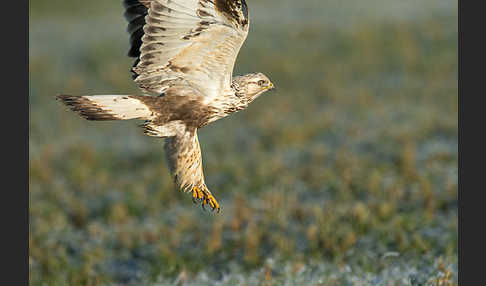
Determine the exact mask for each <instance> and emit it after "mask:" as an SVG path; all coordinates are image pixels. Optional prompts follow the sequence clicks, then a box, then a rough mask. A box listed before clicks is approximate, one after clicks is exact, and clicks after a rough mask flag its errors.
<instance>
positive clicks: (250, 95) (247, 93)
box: [233, 73, 275, 104]
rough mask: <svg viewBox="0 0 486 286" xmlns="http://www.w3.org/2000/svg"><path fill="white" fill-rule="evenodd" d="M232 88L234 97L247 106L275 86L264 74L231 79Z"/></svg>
mask: <svg viewBox="0 0 486 286" xmlns="http://www.w3.org/2000/svg"><path fill="white" fill-rule="evenodd" d="M233 88H234V89H235V94H236V96H238V97H240V98H241V100H242V101H246V103H247V104H248V103H250V102H252V101H253V100H255V99H256V98H257V97H259V96H260V95H261V94H262V93H264V92H265V91H267V90H271V89H274V88H275V86H274V85H273V83H272V82H271V81H270V79H268V77H266V76H265V75H264V74H262V73H252V74H247V75H244V76H238V77H235V78H233Z"/></svg>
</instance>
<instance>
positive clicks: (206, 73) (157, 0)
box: [57, 0, 273, 210]
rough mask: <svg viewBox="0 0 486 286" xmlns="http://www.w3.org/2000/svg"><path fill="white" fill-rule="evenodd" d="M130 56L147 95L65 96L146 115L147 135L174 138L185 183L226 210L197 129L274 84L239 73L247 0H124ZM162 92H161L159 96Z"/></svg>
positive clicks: (83, 105)
mask: <svg viewBox="0 0 486 286" xmlns="http://www.w3.org/2000/svg"><path fill="white" fill-rule="evenodd" d="M123 4H124V7H125V14H124V15H125V18H126V19H127V21H128V27H127V31H128V33H129V34H130V49H129V51H128V56H130V57H134V58H136V60H135V62H134V64H133V67H132V69H131V72H132V76H133V79H134V81H135V83H137V84H138V86H139V87H140V88H141V89H142V91H144V93H146V94H145V95H135V96H132V95H87V96H70V95H58V97H57V98H58V99H59V100H61V101H62V102H63V103H64V104H66V105H67V106H68V107H70V108H71V109H72V110H73V111H75V112H77V113H78V114H79V115H81V116H82V117H84V118H86V119H89V120H125V119H143V120H145V121H144V123H143V124H142V125H141V126H142V127H143V128H144V132H145V134H147V135H149V136H154V137H160V138H166V143H165V151H166V156H167V161H168V163H169V169H170V171H171V174H172V175H173V177H174V180H175V182H176V184H177V185H178V187H179V188H180V189H182V190H185V191H191V192H192V194H193V199H195V200H200V201H201V202H202V205H203V206H205V205H209V206H210V207H212V208H213V209H218V210H219V204H218V202H217V201H216V199H215V198H214V196H213V195H212V194H211V192H210V191H209V189H208V188H207V186H206V183H205V181H204V174H203V168H202V157H201V149H200V146H199V140H198V137H197V130H198V129H199V128H202V127H203V126H206V125H207V124H209V123H211V122H213V121H215V120H218V119H220V118H223V117H225V116H227V115H229V114H231V113H233V112H236V111H239V110H243V109H245V108H246V107H247V106H248V104H249V103H250V102H252V101H253V100H255V99H256V98H257V97H258V96H260V95H261V94H262V93H263V92H265V91H266V90H269V89H272V88H273V84H272V83H271V82H270V80H269V79H268V78H267V77H266V76H265V75H263V74H261V73H255V74H249V75H245V76H239V77H235V78H233V77H232V73H233V67H234V64H235V61H236V57H237V55H238V52H239V50H240V48H241V46H242V44H243V42H244V41H245V39H246V36H247V34H248V28H249V13H248V7H247V5H246V2H245V0H124V1H123ZM154 95H155V96H154Z"/></svg>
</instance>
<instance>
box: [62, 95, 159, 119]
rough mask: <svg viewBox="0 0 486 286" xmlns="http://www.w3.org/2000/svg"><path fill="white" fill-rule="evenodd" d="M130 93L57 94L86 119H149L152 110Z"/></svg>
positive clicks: (141, 97) (139, 98)
mask: <svg viewBox="0 0 486 286" xmlns="http://www.w3.org/2000/svg"><path fill="white" fill-rule="evenodd" d="M147 97H148V96H131V95H85V96H71V95H57V96H56V98H57V99H58V100H61V101H62V102H63V103H64V104H65V105H67V106H68V107H69V108H70V109H71V110H72V111H75V112H77V113H78V114H79V115H80V116H82V117H84V118H86V119H88V120H125V119H135V118H142V119H149V118H150V117H151V116H152V114H153V112H152V111H151V110H150V108H149V106H148V105H147V104H145V103H144V101H143V99H144V98H147Z"/></svg>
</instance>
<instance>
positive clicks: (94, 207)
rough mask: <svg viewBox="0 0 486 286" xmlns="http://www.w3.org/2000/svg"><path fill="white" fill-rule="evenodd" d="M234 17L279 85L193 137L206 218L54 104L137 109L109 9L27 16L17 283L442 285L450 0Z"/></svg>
mask: <svg viewBox="0 0 486 286" xmlns="http://www.w3.org/2000/svg"><path fill="white" fill-rule="evenodd" d="M248 5H249V9H250V13H251V18H252V23H251V28H250V34H249V37H248V39H247V42H246V43H245V45H244V46H243V48H242V50H241V52H240V54H239V57H238V60H237V65H236V70H235V73H236V74H244V73H248V72H263V73H265V74H266V75H268V76H269V77H270V79H271V80H272V81H273V82H274V83H275V84H276V86H277V88H278V89H277V91H276V92H273V93H268V94H265V95H264V96H262V97H261V98H259V99H258V100H257V101H256V102H254V103H253V104H252V105H250V106H249V108H248V109H247V110H245V111H243V112H240V113H237V114H234V115H232V116H230V117H228V118H226V119H224V120H221V121H218V122H216V123H214V124H212V125H210V126H207V127H205V128H203V129H202V130H200V132H199V136H200V142H201V148H202V151H203V160H204V167H205V174H206V181H207V183H208V185H209V187H210V189H211V190H212V191H213V194H215V196H216V198H217V199H218V201H219V202H220V203H221V204H222V213H220V214H216V215H215V214H211V213H209V212H204V211H202V210H201V208H200V207H199V206H198V205H193V204H192V202H191V199H190V196H189V195H187V194H182V193H180V192H177V191H176V190H175V188H174V185H173V183H172V179H171V178H170V177H169V173H168V170H167V166H166V163H165V157H164V156H165V155H164V151H163V148H162V145H163V142H162V141H161V140H158V139H154V138H150V137H147V136H144V135H143V134H142V131H141V129H140V128H138V127H137V124H136V122H132V121H129V122H88V121H85V120H83V119H81V118H79V117H78V116H77V115H75V114H74V113H72V112H70V111H67V110H66V108H65V107H63V106H61V105H60V104H59V102H56V101H55V100H54V95H55V94H57V93H60V92H62V93H67V94H73V95H85V94H113V93H118V94H140V92H139V91H138V89H137V87H136V86H135V84H134V83H133V82H132V80H131V78H130V73H129V68H130V67H131V65H132V62H133V59H130V58H128V57H126V53H127V51H128V35H127V34H126V32H125V28H126V23H125V20H124V18H123V16H122V13H123V7H122V4H121V1H120V0H106V1H94V0H86V1H60V0H50V1H47V0H36V1H31V3H30V24H29V34H30V35H29V40H30V45H29V46H30V48H29V56H30V65H29V69H30V86H29V89H30V92H29V112H30V122H29V127H30V129H29V133H30V136H29V171H30V193H29V201H30V210H29V212H30V221H29V229H30V233H29V246H30V247H29V253H30V255H29V266H30V284H31V285H457V253H458V245H457V242H458V240H457V236H458V225H457V224H458V221H457V191H458V185H457V181H458V177H457V160H458V158H457V156H458V155H457V135H458V129H457V115H458V88H457V69H458V65H457V34H458V32H457V1H452V0H421V1H418V0H409V1H400V0H390V1H378V0H370V1H359V0H348V1H341V2H336V1H321V0H319V1H318V0H303V1H292V0H261V1H257V0H248Z"/></svg>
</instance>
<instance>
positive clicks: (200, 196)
mask: <svg viewBox="0 0 486 286" xmlns="http://www.w3.org/2000/svg"><path fill="white" fill-rule="evenodd" d="M192 199H193V201H194V202H195V200H196V199H197V200H200V201H201V206H202V207H203V208H204V206H205V205H209V206H210V207H211V209H212V210H215V209H216V210H218V212H219V210H220V207H219V203H218V201H216V199H215V198H214V196H213V195H212V194H211V193H210V192H209V191H203V190H201V188H199V187H193V188H192Z"/></svg>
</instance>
